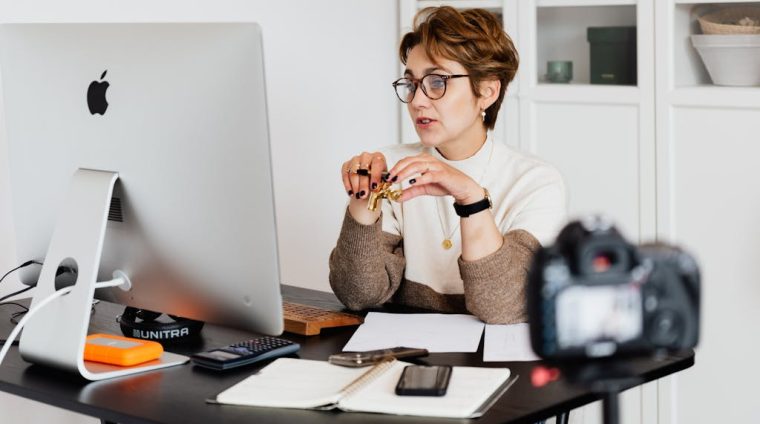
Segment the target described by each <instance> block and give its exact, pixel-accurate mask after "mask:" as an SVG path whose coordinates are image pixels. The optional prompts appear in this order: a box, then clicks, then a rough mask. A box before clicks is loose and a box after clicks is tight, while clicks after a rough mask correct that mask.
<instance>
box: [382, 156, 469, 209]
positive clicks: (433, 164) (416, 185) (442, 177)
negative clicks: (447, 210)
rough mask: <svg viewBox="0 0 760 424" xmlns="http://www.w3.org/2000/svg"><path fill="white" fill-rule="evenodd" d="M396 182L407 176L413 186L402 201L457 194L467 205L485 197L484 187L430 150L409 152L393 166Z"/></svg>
mask: <svg viewBox="0 0 760 424" xmlns="http://www.w3.org/2000/svg"><path fill="white" fill-rule="evenodd" d="M388 177H389V178H390V179H391V181H392V182H396V181H403V180H405V179H407V178H411V177H414V178H412V179H410V180H409V184H410V187H408V188H407V189H405V190H404V192H403V194H402V195H401V198H399V201H401V202H403V201H407V200H410V199H414V198H415V197H417V196H422V195H428V196H446V195H450V196H452V197H454V201H456V202H457V203H458V204H460V205H467V204H470V203H474V202H477V201H479V200H482V199H483V188H482V187H481V186H480V184H478V183H477V182H475V181H474V180H473V179H472V178H470V177H469V176H468V175H466V174H465V173H463V172H462V171H460V170H458V169H456V168H454V167H453V166H449V165H447V164H445V163H443V162H441V161H440V160H438V159H436V158H435V157H433V156H432V155H430V154H428V153H420V154H419V155H415V156H409V157H406V158H404V159H402V160H400V161H399V162H398V163H397V164H396V165H395V166H394V167H393V168H391V170H390V174H389V176H388Z"/></svg>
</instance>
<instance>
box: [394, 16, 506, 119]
mask: <svg viewBox="0 0 760 424" xmlns="http://www.w3.org/2000/svg"><path fill="white" fill-rule="evenodd" d="M417 45H421V46H422V47H423V48H424V50H425V54H427V56H428V57H429V58H431V59H434V58H436V57H441V58H444V59H449V60H454V61H456V62H459V63H461V64H462V66H464V68H465V69H467V73H468V74H469V75H470V86H471V88H472V92H473V94H475V96H477V97H480V92H479V90H478V85H479V84H480V82H481V81H484V80H492V79H498V80H499V81H501V91H500V92H499V97H498V99H496V101H495V102H494V103H493V104H492V105H491V106H489V107H488V109H486V111H485V112H486V116H485V119H484V120H483V123H484V124H485V126H486V128H488V129H493V127H494V125H496V117H497V115H498V114H499V108H501V102H502V101H503V100H504V95H505V93H506V90H507V85H509V83H510V82H511V81H512V79H514V77H515V73H516V72H517V67H518V65H519V62H520V58H519V56H518V54H517V49H516V48H515V45H514V43H513V42H512V39H511V38H509V36H508V35H507V34H506V33H505V32H504V29H503V28H502V24H501V21H500V20H499V18H497V17H496V15H494V14H493V13H491V12H489V11H487V10H484V9H468V10H462V11H460V10H457V9H455V8H453V7H450V6H443V7H427V8H425V9H422V10H420V11H419V12H417V15H416V16H415V17H414V28H413V30H412V32H408V33H406V34H405V35H404V37H403V38H402V39H401V46H400V48H399V57H400V58H401V62H402V63H403V64H404V65H406V60H407V58H408V56H409V51H411V50H412V48H414V47H416V46H417Z"/></svg>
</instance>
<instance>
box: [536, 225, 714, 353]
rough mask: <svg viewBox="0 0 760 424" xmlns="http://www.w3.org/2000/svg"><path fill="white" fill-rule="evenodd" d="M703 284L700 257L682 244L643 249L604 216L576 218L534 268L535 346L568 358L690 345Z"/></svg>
mask: <svg viewBox="0 0 760 424" xmlns="http://www.w3.org/2000/svg"><path fill="white" fill-rule="evenodd" d="M699 286H700V277H699V269H698V267H697V263H696V261H695V260H694V258H693V257H692V256H690V255H689V254H687V253H685V252H684V251H682V250H680V249H678V248H676V247H672V246H668V245H663V244H655V245H644V246H641V247H638V248H637V247H635V246H633V245H632V244H630V243H628V242H626V241H625V240H624V239H623V237H622V236H621V235H620V233H618V231H617V230H616V229H615V227H614V226H613V225H612V224H611V223H610V222H609V221H608V220H606V219H604V218H602V217H590V218H588V219H584V220H582V221H574V222H571V223H570V224H568V225H567V226H566V227H565V228H564V229H563V230H562V231H561V232H560V234H559V235H558V236H557V240H556V242H555V244H554V245H553V246H550V247H548V248H541V249H540V250H539V251H538V252H537V253H536V255H535V257H534V260H533V264H532V266H531V269H530V271H529V273H528V293H527V294H528V316H529V319H530V335H531V344H532V347H533V350H534V351H535V352H536V354H538V355H539V356H541V357H543V358H545V359H548V360H555V361H563V360H578V359H589V358H609V357H618V356H636V355H647V354H656V353H658V352H667V351H679V350H683V349H687V348H692V347H694V346H696V344H697V342H698V339H699V297H700V287H699Z"/></svg>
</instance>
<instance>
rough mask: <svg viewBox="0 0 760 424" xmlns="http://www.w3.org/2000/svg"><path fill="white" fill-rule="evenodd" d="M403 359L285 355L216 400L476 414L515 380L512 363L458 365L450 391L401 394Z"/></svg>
mask: <svg viewBox="0 0 760 424" xmlns="http://www.w3.org/2000/svg"><path fill="white" fill-rule="evenodd" d="M408 365H410V364H408V363H406V362H401V361H389V362H383V363H380V364H378V365H375V366H373V367H372V368H369V369H367V368H348V367H341V366H338V365H332V364H330V363H328V362H324V361H312V360H306V359H295V358H279V359H277V360H275V361H274V362H272V363H271V364H269V365H268V366H266V367H264V368H263V369H262V370H261V371H260V372H259V373H258V374H254V375H252V376H250V377H248V378H246V379H245V380H243V381H241V382H240V383H238V384H236V385H234V386H232V387H230V388H229V389H227V390H225V391H223V392H222V393H220V394H219V395H217V397H216V399H213V400H209V402H211V403H219V404H228V405H245V406H259V407H274V408H300V409H334V408H338V409H341V410H343V411H361V412H375V413H382V414H397V415H417V416H427V417H446V418H476V417H479V416H481V415H483V413H484V412H485V411H486V410H487V409H488V408H489V407H490V406H491V405H492V404H493V403H494V402H495V401H496V400H497V399H498V398H499V397H500V396H501V395H502V394H503V393H504V392H505V391H506V390H507V389H508V388H509V386H511V385H512V383H514V381H515V380H516V378H511V379H510V372H509V369H508V368H475V367H453V370H452V373H451V380H450V382H449V388H448V390H447V392H446V395H445V396H441V397H433V396H397V395H396V393H395V388H396V383H397V382H398V379H399V377H400V376H401V372H402V371H403V369H404V367H406V366H408Z"/></svg>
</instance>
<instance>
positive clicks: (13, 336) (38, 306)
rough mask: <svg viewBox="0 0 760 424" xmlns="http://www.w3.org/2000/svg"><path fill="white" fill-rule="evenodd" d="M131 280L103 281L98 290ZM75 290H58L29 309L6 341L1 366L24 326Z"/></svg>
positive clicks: (1, 354)
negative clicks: (39, 312) (48, 306)
mask: <svg viewBox="0 0 760 424" xmlns="http://www.w3.org/2000/svg"><path fill="white" fill-rule="evenodd" d="M128 283H129V279H128V278H126V276H125V275H123V274H122V275H121V276H119V277H117V278H114V279H113V280H108V281H103V282H101V283H95V288H96V289H102V288H105V287H116V286H122V285H124V284H128ZM73 288H74V286H69V287H64V288H62V289H60V290H56V291H55V292H53V293H52V294H50V296H48V297H46V298H44V299H42V300H41V301H40V303H38V304H36V305H34V307H33V308H31V309H29V311H28V312H27V313H26V314H25V315H24V317H23V318H21V320H20V321H19V322H18V324H16V327H14V328H13V331H11V335H10V336H8V339H7V340H6V341H5V344H4V345H3V348H2V349H0V364H2V363H3V360H4V359H5V355H6V354H7V353H8V350H10V348H11V346H12V345H13V341H14V340H16V337H18V333H20V332H21V329H22V328H23V327H24V325H25V324H26V323H27V321H29V320H30V319H31V317H32V316H33V315H34V314H35V313H36V312H37V311H39V310H40V309H42V308H44V307H45V306H46V305H47V304H48V303H50V302H52V301H53V300H55V299H57V298H59V297H61V296H63V295H65V294H67V293H70V292H71V290H72V289H73Z"/></svg>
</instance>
